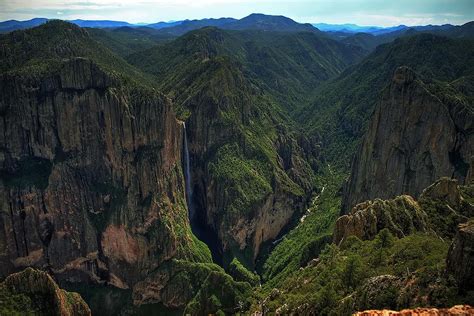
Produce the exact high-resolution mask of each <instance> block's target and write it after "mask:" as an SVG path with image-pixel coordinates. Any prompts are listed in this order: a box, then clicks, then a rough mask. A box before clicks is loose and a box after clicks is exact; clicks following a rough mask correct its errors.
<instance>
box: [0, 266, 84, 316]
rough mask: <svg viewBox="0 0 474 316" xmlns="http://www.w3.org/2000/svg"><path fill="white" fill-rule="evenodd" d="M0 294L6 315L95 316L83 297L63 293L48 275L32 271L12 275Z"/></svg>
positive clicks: (0, 303) (1, 311)
mask: <svg viewBox="0 0 474 316" xmlns="http://www.w3.org/2000/svg"><path fill="white" fill-rule="evenodd" d="M0 291H1V293H2V300H1V301H0V314H2V315H7V314H10V313H12V314H15V315H17V314H18V315H20V313H21V314H24V315H26V314H34V315H55V316H87V315H89V316H90V315H91V311H90V309H89V307H88V306H87V304H86V303H85V302H84V300H83V299H82V298H81V296H80V295H79V294H77V293H73V292H66V291H64V290H62V289H60V288H59V286H58V285H57V284H56V282H54V280H53V279H52V278H51V276H49V275H48V274H47V273H46V272H43V271H39V270H35V269H32V268H27V269H25V270H23V271H22V272H18V273H14V274H11V275H9V276H8V277H7V278H6V279H5V281H4V282H3V283H1V284H0ZM3 313H5V314H3Z"/></svg>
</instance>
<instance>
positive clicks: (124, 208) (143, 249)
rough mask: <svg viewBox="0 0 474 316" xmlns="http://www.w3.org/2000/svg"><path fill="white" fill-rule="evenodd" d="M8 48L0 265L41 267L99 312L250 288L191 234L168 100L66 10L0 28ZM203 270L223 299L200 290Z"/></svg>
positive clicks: (1, 77) (2, 98)
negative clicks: (21, 26) (61, 15)
mask: <svg viewBox="0 0 474 316" xmlns="http://www.w3.org/2000/svg"><path fill="white" fill-rule="evenodd" d="M44 43H47V45H45V44H44ZM30 46H34V47H38V49H37V50H31V49H26V47H30ZM0 47H1V51H2V55H0V59H1V60H0V64H1V67H2V68H1V72H0V91H1V92H2V93H1V94H0V116H1V120H0V131H1V133H0V174H1V177H0V209H1V213H0V236H1V239H0V240H1V243H0V267H1V268H0V274H1V277H2V278H3V277H5V276H7V275H8V274H10V273H12V272H15V271H18V270H20V269H22V268H24V267H30V266H31V267H37V268H41V269H45V270H47V271H49V272H50V273H51V274H52V275H53V276H54V278H55V279H56V281H58V282H59V283H60V284H61V285H65V286H67V287H68V288H74V289H76V288H77V289H78V291H79V290H80V289H82V290H81V294H83V295H86V297H87V300H88V303H93V305H91V308H92V310H93V312H97V311H98V310H100V312H101V313H102V314H105V315H109V314H112V315H113V314H116V313H119V312H122V311H123V310H121V309H122V308H124V309H127V310H129V311H130V310H131V311H133V310H134V309H139V308H140V305H149V306H152V307H150V308H155V307H153V306H154V304H158V305H159V304H161V305H159V307H157V308H161V309H163V308H165V309H167V308H169V309H173V310H178V311H179V310H181V311H182V310H184V309H185V308H187V309H188V310H189V311H191V313H194V314H199V313H200V312H198V310H201V309H202V311H203V313H208V312H216V311H218V310H219V309H221V310H227V309H229V310H232V309H233V308H234V307H235V304H236V303H235V302H236V301H245V297H247V296H248V294H247V291H249V287H250V286H249V285H248V284H247V283H238V282H235V281H234V280H233V279H232V278H231V277H230V276H228V275H227V274H226V273H225V272H224V271H223V270H222V269H221V268H220V267H219V266H217V265H214V264H212V259H211V254H210V252H209V250H208V248H207V247H206V245H205V244H203V243H202V242H201V241H199V240H198V239H196V237H195V236H194V235H193V234H192V231H191V226H190V223H189V218H188V214H187V207H186V194H185V187H186V185H185V183H186V181H185V177H184V176H183V171H182V170H183V168H182V162H183V160H184V158H183V156H182V152H183V142H184V135H185V134H183V128H182V125H181V124H180V122H179V121H178V120H177V119H176V116H175V113H174V110H173V107H172V105H171V103H170V100H169V99H168V98H166V97H165V96H163V95H162V94H160V93H159V92H157V91H156V90H155V88H154V87H153V85H151V84H150V82H149V81H148V79H147V78H146V77H145V76H142V75H141V74H139V72H138V71H137V70H136V69H134V68H133V67H131V66H130V65H127V64H126V63H125V62H124V61H123V60H121V59H120V58H117V57H115V56H114V55H112V54H111V53H110V52H109V51H108V50H106V49H105V48H104V47H102V46H100V45H99V44H98V43H97V42H95V41H93V40H92V39H91V38H90V36H89V34H88V33H87V31H85V30H83V29H80V28H79V27H77V26H74V25H72V24H69V23H65V22H61V21H52V22H48V23H46V24H44V25H42V26H40V27H38V28H35V29H31V30H26V31H17V32H13V33H11V34H6V35H2V36H1V37H0ZM22 52H23V53H22ZM24 52H26V53H24ZM14 56H17V57H18V56H19V57H18V58H17V57H14ZM208 278H212V279H213V280H215V281H216V282H218V283H220V284H221V285H220V286H221V290H222V293H225V294H226V297H225V300H224V299H223V303H222V304H220V303H219V304H218V305H215V306H214V305H212V306H211V305H209V304H208V302H207V301H205V300H204V301H203V300H202V299H201V298H200V297H199V293H201V292H200V291H203V292H204V291H207V290H209V288H213V284H211V283H209V282H206V280H207V279H208ZM85 285H87V286H85ZM84 289H85V290H84ZM114 293H115V294H114ZM117 293H118V294H117ZM105 298H107V300H106V301H105V303H104V302H103V300H104V299H105ZM219 299H222V297H221V296H220V294H217V296H216V300H219ZM133 303H135V305H133ZM188 304H191V305H189V306H188ZM160 306H161V307H160Z"/></svg>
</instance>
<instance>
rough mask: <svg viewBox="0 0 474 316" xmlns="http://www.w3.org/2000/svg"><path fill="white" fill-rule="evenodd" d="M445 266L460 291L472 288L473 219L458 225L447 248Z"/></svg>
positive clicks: (473, 281) (473, 282)
mask: <svg viewBox="0 0 474 316" xmlns="http://www.w3.org/2000/svg"><path fill="white" fill-rule="evenodd" d="M446 266H447V271H448V272H449V273H451V274H452V275H454V277H455V278H456V280H457V282H458V286H459V288H460V290H461V291H463V292H465V291H470V290H472V289H474V220H471V221H469V222H467V223H464V224H461V225H459V228H458V232H457V234H456V236H455V238H454V240H453V243H452V244H451V246H450V248H449V252H448V257H447V259H446Z"/></svg>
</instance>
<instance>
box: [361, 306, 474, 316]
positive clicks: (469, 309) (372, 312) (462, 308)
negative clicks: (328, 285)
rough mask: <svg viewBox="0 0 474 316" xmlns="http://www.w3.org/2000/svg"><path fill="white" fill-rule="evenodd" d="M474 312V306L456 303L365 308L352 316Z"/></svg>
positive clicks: (436, 315)
mask: <svg viewBox="0 0 474 316" xmlns="http://www.w3.org/2000/svg"><path fill="white" fill-rule="evenodd" d="M473 314H474V308H473V307H471V306H469V305H456V306H453V307H451V308H422V307H420V308H414V309H404V310H401V311H392V310H387V309H384V310H366V311H363V312H357V313H354V316H468V315H473Z"/></svg>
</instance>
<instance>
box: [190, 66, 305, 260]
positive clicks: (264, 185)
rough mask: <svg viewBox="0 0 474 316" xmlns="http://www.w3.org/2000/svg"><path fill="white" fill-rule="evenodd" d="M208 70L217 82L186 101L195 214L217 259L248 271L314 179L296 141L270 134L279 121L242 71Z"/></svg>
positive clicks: (230, 68) (280, 133) (281, 134)
mask: <svg viewBox="0 0 474 316" xmlns="http://www.w3.org/2000/svg"><path fill="white" fill-rule="evenodd" d="M208 63H209V64H212V65H208V66H207V67H208V68H210V69H211V70H212V73H211V74H209V73H206V75H207V76H209V77H210V78H213V77H214V76H216V77H219V81H218V82H211V83H210V84H205V85H203V86H202V87H200V89H199V93H197V94H196V95H193V96H192V97H190V98H188V99H187V100H186V106H187V107H188V108H190V110H191V111H192V114H191V116H190V117H189V119H188V122H187V123H186V126H187V129H188V131H189V134H188V136H189V141H190V148H189V150H190V155H191V160H192V177H193V186H194V189H193V194H194V197H195V203H196V204H197V208H198V210H197V213H200V216H201V221H202V222H203V224H204V225H205V226H206V228H204V230H207V231H211V230H212V231H213V232H214V233H215V236H213V237H211V239H214V240H215V239H218V243H219V245H218V246H217V247H218V248H220V249H218V251H222V252H223V253H224V255H226V254H230V256H229V257H230V259H232V256H234V255H238V256H245V257H246V263H249V264H250V265H252V264H253V260H255V258H256V257H257V255H258V254H259V251H260V247H261V245H262V243H264V242H266V241H268V240H272V239H274V238H276V237H277V236H278V234H279V233H280V232H281V230H282V229H283V228H284V227H285V225H287V224H288V223H289V222H290V220H291V218H292V216H293V215H294V213H295V212H296V211H298V209H300V208H302V206H303V205H304V202H305V201H304V194H303V192H304V191H306V192H307V191H310V188H311V185H310V177H311V174H312V171H311V170H310V168H309V166H308V164H307V162H306V161H305V160H304V158H303V157H304V153H303V150H302V148H301V146H300V145H299V143H298V141H297V140H296V139H295V137H294V135H291V134H288V135H286V134H285V132H288V131H287V130H281V131H275V130H274V128H275V127H274V126H273V125H277V124H279V121H278V117H277V115H276V114H274V113H270V111H269V110H268V109H267V108H263V107H264V106H268V107H270V106H271V104H269V103H268V104H265V103H263V102H264V101H262V99H259V96H258V95H257V92H256V91H254V90H253V87H252V86H251V85H250V84H249V82H248V81H247V80H246V79H245V78H244V77H243V75H242V73H241V71H240V69H237V67H236V66H235V65H233V64H231V63H229V62H228V61H225V60H224V61H222V60H212V61H209V62H208ZM206 80H209V79H208V78H206ZM214 80H215V79H214V78H213V80H212V81H214ZM215 81H217V80H215ZM226 90H228V91H230V92H226ZM223 91H225V92H223ZM255 103H257V105H256V104H255ZM263 117H265V118H263ZM266 120H269V121H270V122H266ZM265 123H266V124H267V126H265V125H264V124H265ZM280 128H282V129H283V128H284V127H280ZM259 129H266V130H259ZM273 133H275V136H273ZM225 260H226V259H225V258H224V261H225ZM229 262H230V261H229ZM229 262H224V264H226V263H229Z"/></svg>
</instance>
